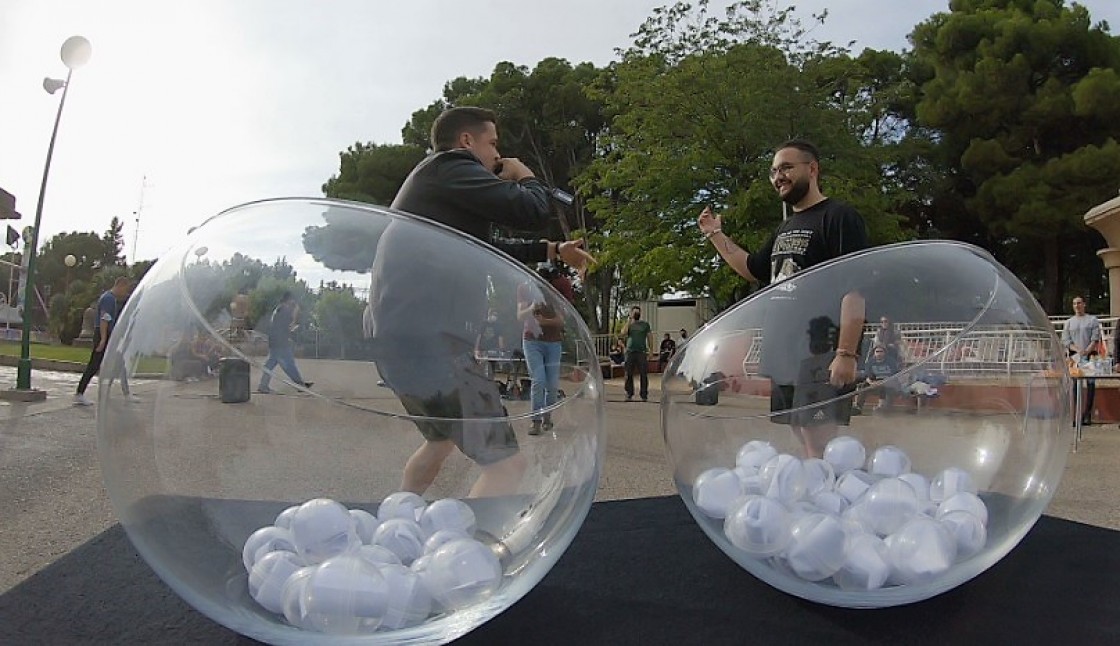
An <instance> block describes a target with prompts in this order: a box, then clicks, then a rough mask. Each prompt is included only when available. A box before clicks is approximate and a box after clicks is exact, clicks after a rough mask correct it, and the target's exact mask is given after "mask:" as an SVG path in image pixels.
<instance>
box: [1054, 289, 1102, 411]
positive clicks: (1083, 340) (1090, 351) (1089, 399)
mask: <svg viewBox="0 0 1120 646" xmlns="http://www.w3.org/2000/svg"><path fill="white" fill-rule="evenodd" d="M1101 338H1102V336H1101V322H1100V320H1098V319H1097V317H1095V316H1093V315H1092V314H1086V313H1085V299H1084V298H1082V297H1081V296H1074V297H1073V316H1071V317H1069V318H1068V319H1066V324H1065V325H1064V326H1063V327H1062V345H1063V346H1064V347H1065V349H1066V351H1067V352H1068V353H1069V357H1070V358H1071V359H1073V360H1074V361H1075V362H1076V363H1085V362H1086V361H1089V359H1091V358H1092V357H1094V356H1096V355H1097V351H1098V344H1100V342H1101ZM1096 394H1097V384H1096V383H1095V380H1093V379H1086V380H1085V405H1084V407H1083V408H1082V409H1081V425H1082V426H1089V425H1091V424H1092V423H1093V400H1094V399H1095V398H1096ZM1075 410H1076V408H1075Z"/></svg>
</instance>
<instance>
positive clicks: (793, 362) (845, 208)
mask: <svg viewBox="0 0 1120 646" xmlns="http://www.w3.org/2000/svg"><path fill="white" fill-rule="evenodd" d="M819 179H820V153H819V152H818V151H817V148H816V146H814V145H813V144H811V143H809V142H807V141H803V140H790V141H787V142H785V143H783V144H782V145H781V146H779V147H778V150H777V152H775V153H774V160H773V163H772V165H771V167H770V183H771V184H772V185H773V186H774V189H775V190H776V191H777V192H778V196H779V197H780V198H781V199H782V201H783V202H785V203H786V204H788V205H789V206H790V208H791V210H792V214H791V215H790V216H789V217H788V218H787V219H785V220H784V221H783V222H782V223H781V224H779V225H778V228H777V229H776V230H775V231H774V233H773V234H772V235H771V236H770V238H769V239H768V240H767V241H766V243H765V244H764V245H763V246H762V247H761V248H760V249H759V250H758V251H756V252H749V251H747V250H746V249H744V248H742V247H740V246H739V245H737V244H735V243H734V242H732V241H731V239H730V238H728V237H727V236H726V235H724V233H723V228H722V219H721V218H720V216H719V215H717V214H715V213H713V212H712V210H711V208H710V207H708V208H705V209H704V210H703V212H701V213H700V217H699V219H698V225H699V227H700V231H701V232H702V233H703V234H704V237H705V238H706V239H707V240H709V241H711V242H712V244H713V245H715V248H716V251H718V252H719V255H720V256H722V257H723V259H724V260H725V261H726V262H727V263H728V265H730V266H731V268H732V269H734V270H735V271H736V272H737V273H738V274H739V275H741V276H743V277H744V278H746V279H747V280H752V281H762V282H764V283H778V282H781V281H784V280H786V279H788V278H789V277H791V276H793V275H794V274H796V273H797V272H799V271H801V270H803V269H808V268H809V267H812V266H813V265H816V264H818V263H821V262H824V261H826V260H831V259H833V258H836V257H839V256H842V255H844V254H847V253H851V252H854V251H859V250H861V249H864V248H866V247H867V246H868V243H867V227H866V226H865V224H864V222H863V218H862V217H860V215H859V213H857V212H856V210H855V209H853V208H852V207H851V206H849V205H847V204H845V203H843V202H840V201H838V200H833V199H830V198H828V197H825V196H824V194H822V193H821V190H820V185H819ZM770 298H771V305H772V307H771V308H770V309H769V311H768V314H769V317H768V319H767V323H768V324H767V325H766V327H765V329H764V330H763V343H762V357H761V364H760V372H761V373H762V374H764V375H765V376H768V377H769V378H770V380H771V395H770V409H771V411H773V412H775V413H778V414H777V415H774V416H773V418H772V419H773V421H775V422H778V423H788V424H790V425H791V427H792V428H793V431H794V433H795V434H796V435H797V436H798V438H799V439H800V440H801V442H802V444H803V446H804V448H805V453H806V456H807V457H820V456H821V455H822V453H823V451H824V446H825V444H827V443H828V440H830V439H831V438H832V437H833V436H835V433H836V426H837V425H838V424H839V425H847V424H848V420H849V417H850V415H851V400H850V398H844V399H840V400H837V401H832V402H831V403H829V404H821V405H819V406H813V405H812V404H814V403H815V402H821V401H826V400H831V399H834V398H835V397H838V396H840V395H842V394H843V393H844V392H847V391H850V390H851V389H852V387H853V386H854V384H855V381H856V363H857V358H858V356H859V345H860V341H861V340H862V337H863V321H864V299H863V296H862V295H861V294H860V293H859V292H858V291H849V292H848V293H847V294H845V295H844V297H843V298H842V299H841V302H840V303H838V304H836V303H828V304H821V303H814V302H809V301H810V300H811V299H806V298H802V299H800V300H798V298H797V296H796V290H794V289H789V290H772V291H771V295H770ZM837 305H839V307H838V308H837V307H836V306H837ZM822 307H824V308H826V309H824V310H823V311H821V308H822ZM837 316H838V317H839V325H838V326H832V327H835V329H833V330H826V331H825V332H823V333H822V334H823V336H824V338H826V339H827V344H828V345H829V347H828V352H824V353H822V352H820V350H821V348H820V347H815V348H810V347H809V345H812V339H811V338H810V343H808V344H807V343H805V341H804V339H805V335H806V329H807V328H808V329H809V331H810V337H812V330H813V329H815V328H820V329H822V330H824V329H826V328H828V327H829V326H822V325H821V323H823V322H825V321H828V320H830V319H833V317H837ZM814 321H815V322H816V326H815V328H814V326H813V325H812V322H814ZM818 336H820V335H818ZM818 346H819V344H818ZM807 363H813V364H816V365H820V366H821V368H824V363H827V370H823V369H819V370H807V369H806V365H807ZM811 375H812V377H810V376H811ZM825 376H826V377H827V378H826V379H825ZM810 378H811V380H812V382H811V383H809V382H805V383H803V382H804V381H805V380H806V379H810ZM799 391H800V392H799Z"/></svg>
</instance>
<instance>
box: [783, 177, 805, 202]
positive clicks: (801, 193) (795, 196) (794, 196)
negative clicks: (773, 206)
mask: <svg viewBox="0 0 1120 646" xmlns="http://www.w3.org/2000/svg"><path fill="white" fill-rule="evenodd" d="M808 193H809V180H807V179H801V180H797V181H795V182H792V183H790V186H789V190H788V191H786V194H785V195H783V196H782V201H783V202H785V203H786V204H789V205H795V204H797V203H798V202H800V201H801V200H802V199H804V198H805V196H806V195H808Z"/></svg>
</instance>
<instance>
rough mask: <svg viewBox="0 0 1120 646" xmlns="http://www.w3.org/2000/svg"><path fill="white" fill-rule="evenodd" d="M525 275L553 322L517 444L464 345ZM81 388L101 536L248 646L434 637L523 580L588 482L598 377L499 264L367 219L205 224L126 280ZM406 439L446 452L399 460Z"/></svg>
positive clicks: (598, 428)
mask: <svg viewBox="0 0 1120 646" xmlns="http://www.w3.org/2000/svg"><path fill="white" fill-rule="evenodd" d="M525 285H529V286H531V287H533V288H535V289H534V290H532V293H534V294H538V295H539V297H540V298H541V299H542V300H543V302H544V304H545V305H548V306H550V307H551V308H552V310H554V311H555V312H557V313H558V315H559V317H560V318H561V320H562V321H563V332H562V340H561V359H560V370H559V372H560V385H559V386H560V390H561V391H562V392H563V396H562V397H560V398H559V399H558V400H557V403H555V404H554V405H552V406H551V409H550V410H548V411H547V412H548V413H549V415H550V418H551V421H552V423H553V429H552V432H551V433H548V434H545V435H540V436H530V435H529V434H528V431H529V430H531V428H532V413H533V411H532V409H531V402H529V401H527V400H522V399H520V398H519V397H515V396H514V395H515V394H516V393H517V392H520V390H521V381H520V380H521V379H524V378H525V377H526V376H527V375H526V370H525V364H524V362H523V360H518V359H516V358H514V357H513V356H511V355H510V352H509V351H508V350H511V349H512V348H509V349H507V351H506V352H504V353H502V352H496V353H493V354H487V353H484V352H483V353H479V354H477V355H476V354H475V344H476V342H477V341H478V339H479V332H480V328H481V326H482V324H483V322H484V321H486V320H487V318H488V312H490V311H493V312H494V313H496V315H497V317H498V321H497V323H496V325H497V326H498V327H499V328H500V329H499V334H500V335H501V336H503V337H504V338H505V339H518V338H521V332H522V326H523V322H521V321H519V320H518V319H517V316H516V312H517V303H516V299H517V298H516V295H517V293H518V291H519V288H522V287H523V286H525ZM510 345H512V344H510ZM101 374H102V383H101V387H100V392H99V398H100V399H99V408H98V435H99V443H98V450H99V457H100V460H101V465H102V471H103V473H104V477H105V484H106V489H107V491H108V492H109V495H110V498H111V500H112V503H113V507H114V509H115V510H116V512H117V514H118V516H119V517H120V519H121V524H122V526H123V527H124V528H125V530H126V531H127V532H128V535H129V537H130V538H131V540H132V541H133V543H134V545H135V546H136V548H137V550H138V551H139V552H140V554H141V555H142V556H143V558H144V559H145V560H146V561H147V562H148V564H149V565H151V566H152V568H153V569H154V570H155V571H156V573H157V574H158V575H159V576H160V577H161V578H162V579H163V580H164V581H165V582H166V583H168V585H170V586H171V587H172V588H173V589H174V590H175V591H176V592H177V593H178V594H179V595H180V596H182V597H183V598H184V599H185V600H186V601H187V602H188V603H190V604H191V605H193V606H194V607H195V608H197V609H199V610H200V611H202V612H203V613H205V614H207V615H208V616H210V617H211V618H212V619H214V620H215V621H217V622H219V623H221V624H223V625H225V626H227V627H229V628H231V629H234V630H237V631H239V632H241V633H243V634H245V635H247V636H249V637H252V638H254V639H257V640H260V641H263V642H268V643H273V644H301V645H302V644H331V643H337V642H340V641H345V642H347V643H359V642H360V643H368V644H378V643H398V644H421V643H437V642H446V641H450V640H452V639H455V638H456V637H458V636H460V635H462V634H463V633H465V632H467V631H470V630H472V629H473V628H475V627H477V626H478V625H480V624H481V623H483V622H485V621H487V620H488V619H490V618H491V617H493V616H495V615H496V614H498V613H500V612H502V611H503V610H504V609H506V608H508V607H509V606H510V605H511V604H513V603H514V602H515V601H517V600H518V599H519V598H521V597H522V596H524V595H525V594H526V593H527V592H528V591H529V590H530V589H531V588H532V587H533V586H534V585H536V584H537V582H539V581H540V580H541V578H543V577H544V576H545V574H546V573H547V572H548V571H549V569H550V568H551V567H552V566H553V565H554V564H555V563H556V561H557V560H558V559H559V558H560V556H561V555H562V554H563V552H564V550H565V549H566V548H567V546H568V545H569V544H570V542H571V541H572V539H573V537H574V536H575V533H576V532H577V531H578V529H579V526H580V524H581V523H582V521H583V519H584V518H585V516H586V514H587V512H588V510H589V509H590V506H591V502H592V500H593V499H594V495H595V491H596V488H597V486H598V478H599V473H600V469H601V465H602V459H603V450H604V449H603V438H604V415H603V399H602V395H603V388H602V376H601V371H600V368H599V361H598V356H597V353H596V351H595V345H594V342H593V339H592V337H591V334H590V332H589V330H588V329H587V327H586V325H584V323H583V321H582V320H581V319H580V316H579V314H578V312H577V310H576V309H575V308H574V307H573V306H572V304H571V303H569V302H568V301H567V300H565V298H564V297H563V296H562V295H561V294H560V293H558V292H557V291H556V290H554V289H553V288H552V287H551V286H550V285H548V284H547V283H546V282H544V281H543V280H542V279H541V278H540V276H539V275H538V274H537V273H536V272H535V271H533V270H532V269H530V268H529V267H527V266H526V265H525V264H523V263H520V262H517V261H515V260H513V259H511V258H510V257H508V256H505V255H504V254H501V253H500V252H498V251H496V250H495V249H493V248H491V247H489V246H487V245H484V244H481V243H479V242H478V241H476V240H475V239H473V238H470V237H467V236H464V235H462V234H460V233H458V232H456V231H452V230H450V229H447V228H445V227H442V226H439V225H436V224H434V223H432V222H430V221H427V220H424V219H421V218H415V217H412V216H409V215H407V214H402V213H395V212H389V211H388V210H386V209H381V208H378V207H372V206H366V205H359V204H352V203H344V202H337V201H331V200H296V199H293V200H271V201H265V202H258V203H252V204H247V205H243V206H240V207H237V208H235V209H231V210H229V211H227V212H225V213H222V214H220V215H218V216H215V217H214V218H211V219H210V220H209V221H208V222H206V223H205V224H204V225H203V226H201V227H199V228H198V229H197V230H195V231H194V232H193V233H192V234H191V235H190V237H189V238H188V239H186V240H185V241H184V242H183V243H182V244H181V245H180V246H178V247H177V248H175V249H173V250H171V251H170V252H169V253H167V254H166V255H165V256H164V257H163V258H161V259H160V260H159V262H157V263H156V264H155V265H154V266H153V267H152V269H151V270H150V271H149V272H148V274H147V275H146V276H145V277H144V279H143V280H142V281H141V283H140V285H139V286H138V287H137V288H136V289H135V290H134V292H133V294H132V296H131V297H130V299H129V302H128V305H127V306H126V308H125V309H124V311H123V312H122V315H121V318H120V320H119V322H118V323H117V326H116V328H115V331H114V334H113V336H112V338H111V340H110V342H109V346H108V347H107V349H106V354H105V360H104V363H103V365H102V373H101ZM121 374H127V375H128V376H129V377H131V378H134V379H137V378H144V379H146V380H147V381H148V384H149V385H148V386H146V389H147V390H148V392H147V393H146V394H145V397H144V398H143V401H142V402H140V403H135V402H129V401H125V400H123V399H122V398H121V394H120V389H119V388H115V389H114V388H110V387H109V385H111V384H112V382H113V381H114V380H115V379H116V378H117V376H119V375H121ZM514 386H517V388H513V387H514ZM445 440H447V442H444V441H445ZM429 444H430V445H431V446H436V447H444V446H450V447H451V450H450V452H449V453H448V454H447V455H446V457H444V455H443V454H442V453H440V455H439V458H440V460H438V462H439V463H438V464H436V468H433V469H426V468H418V467H417V466H416V465H417V464H429V462H430V461H429V462H425V461H424V460H421V459H419V458H418V459H417V460H413V459H412V458H413V456H414V455H417V454H419V455H421V457H423V455H424V454H422V453H418V449H420V447H422V446H428V445H429ZM429 457H430V455H429ZM432 535H438V536H440V538H439V539H438V540H436V541H433V542H432V544H431V548H430V549H431V552H430V553H429V554H427V555H425V552H424V550H425V549H426V546H427V544H428V541H429V539H430V538H431V537H432ZM453 564H461V565H463V566H464V567H465V568H466V569H456V568H455V567H452V565H453ZM435 585H438V586H439V588H438V590H439V591H440V592H439V594H438V595H436V594H433V593H432V592H431V591H430V590H431V589H432V588H431V586H435Z"/></svg>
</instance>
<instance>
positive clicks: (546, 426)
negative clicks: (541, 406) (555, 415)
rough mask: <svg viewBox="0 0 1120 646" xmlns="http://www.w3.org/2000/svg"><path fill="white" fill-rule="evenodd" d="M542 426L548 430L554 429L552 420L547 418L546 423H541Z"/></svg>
mask: <svg viewBox="0 0 1120 646" xmlns="http://www.w3.org/2000/svg"><path fill="white" fill-rule="evenodd" d="M541 428H542V429H544V430H546V431H551V430H552V420H550V419H546V420H545V421H544V424H541Z"/></svg>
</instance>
